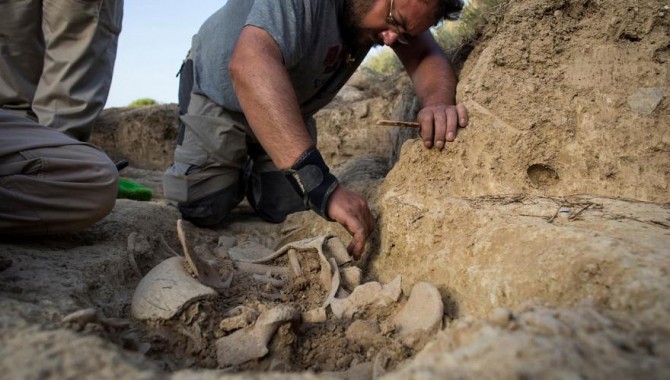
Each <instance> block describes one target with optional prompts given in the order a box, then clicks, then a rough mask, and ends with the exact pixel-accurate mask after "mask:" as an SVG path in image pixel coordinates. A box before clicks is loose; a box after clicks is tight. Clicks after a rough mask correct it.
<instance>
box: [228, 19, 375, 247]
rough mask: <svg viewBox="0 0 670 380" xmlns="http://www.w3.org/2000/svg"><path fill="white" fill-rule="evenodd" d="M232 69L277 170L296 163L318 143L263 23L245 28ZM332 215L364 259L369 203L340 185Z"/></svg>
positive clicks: (240, 95) (253, 124)
mask: <svg viewBox="0 0 670 380" xmlns="http://www.w3.org/2000/svg"><path fill="white" fill-rule="evenodd" d="M228 69H229V70H230V74H231V78H232V81H233V86H234V88H235V93H236V94H237V97H238V99H239V101H240V105H241V106H242V110H243V111H244V114H245V116H246V118H247V120H248V121H249V125H250V126H251V128H252V129H253V131H254V133H255V134H256V137H257V138H258V140H259V141H260V143H261V145H262V146H263V148H265V151H266V152H267V153H268V155H269V156H270V158H271V159H272V161H273V162H274V163H275V165H276V166H277V168H278V169H280V170H286V169H289V168H291V167H292V166H293V164H294V163H296V161H297V160H298V159H299V158H300V157H301V155H302V154H303V153H305V152H306V151H308V150H309V149H310V148H312V147H313V146H314V143H313V142H312V139H311V137H310V135H309V132H308V130H307V127H306V126H305V123H304V121H303V118H302V115H301V113H300V106H299V104H298V100H297V96H296V94H295V91H294V89H293V86H292V85H291V81H290V78H289V76H288V72H287V71H286V68H285V67H284V63H283V57H282V53H281V50H280V48H279V46H278V45H277V43H276V41H275V40H274V39H273V38H272V36H270V35H269V34H268V33H267V32H266V31H265V30H263V29H261V28H258V27H254V26H246V27H244V29H243V30H242V33H241V35H240V38H239V40H238V41H237V44H236V46H235V50H234V51H233V56H232V57H231V61H230V66H229V68H228ZM327 214H328V216H329V217H330V218H332V219H334V220H335V221H337V222H338V223H340V224H341V225H342V226H344V227H345V228H346V229H347V231H349V233H350V234H351V235H352V236H353V240H352V242H351V244H350V245H349V252H350V253H351V254H352V255H354V257H355V258H359V257H360V255H361V253H362V252H363V248H364V247H365V240H366V238H367V237H368V235H370V232H372V229H373V228H374V223H373V221H372V215H371V214H370V210H369V208H368V205H367V203H366V202H365V201H364V200H363V199H362V198H361V197H360V196H359V195H357V194H355V193H353V192H351V191H349V190H347V189H346V188H345V187H344V186H342V185H339V186H337V188H336V189H335V191H334V192H333V193H332V195H331V196H330V199H329V201H328V206H327Z"/></svg>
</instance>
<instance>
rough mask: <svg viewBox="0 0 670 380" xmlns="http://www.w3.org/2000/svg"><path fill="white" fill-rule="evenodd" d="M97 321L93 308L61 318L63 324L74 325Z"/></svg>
mask: <svg viewBox="0 0 670 380" xmlns="http://www.w3.org/2000/svg"><path fill="white" fill-rule="evenodd" d="M97 321H98V311H97V310H96V309H93V308H88V309H82V310H79V311H75V312H74V313H70V314H68V315H66V316H65V317H63V320H62V322H63V323H76V324H81V325H85V324H87V323H94V322H97Z"/></svg>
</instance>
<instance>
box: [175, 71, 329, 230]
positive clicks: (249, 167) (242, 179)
mask: <svg viewBox="0 0 670 380" xmlns="http://www.w3.org/2000/svg"><path fill="white" fill-rule="evenodd" d="M183 74H184V73H182V75H183ZM180 119H181V121H182V123H183V128H184V131H183V133H184V134H183V141H181V142H179V143H178V145H177V148H176V149H175V156H174V161H175V162H174V164H173V165H172V166H171V167H170V168H168V170H167V171H166V173H165V175H164V177H163V189H164V190H163V194H164V195H165V197H166V198H167V199H168V200H169V201H172V202H173V203H176V204H177V205H178V207H179V211H180V212H181V214H182V216H183V217H184V218H185V219H187V220H190V221H191V222H193V223H195V224H197V225H201V226H215V225H217V224H218V223H221V222H222V221H223V220H224V219H225V218H226V217H227V216H228V215H229V213H230V211H231V210H232V209H233V208H234V207H235V206H237V205H238V204H239V203H240V202H241V201H242V199H243V198H244V196H245V195H246V196H247V199H248V201H249V203H250V204H251V206H252V207H253V208H254V209H255V210H256V212H257V213H258V214H259V215H260V216H261V217H263V218H264V219H265V220H267V221H269V222H281V221H283V220H284V219H285V218H286V216H287V215H288V214H290V213H293V212H297V211H304V210H306V209H307V208H306V206H305V204H304V201H303V200H302V198H301V197H300V196H299V195H298V194H297V193H296V191H295V189H294V188H293V187H292V186H291V184H290V182H289V181H288V180H287V179H286V177H285V176H284V174H283V173H282V172H280V171H278V170H277V167H276V166H275V165H274V164H273V163H272V160H271V159H270V157H269V156H268V155H267V153H266V152H265V151H264V150H263V148H262V147H261V145H260V143H259V142H258V140H257V139H256V137H255V135H254V134H253V132H252V131H251V128H250V127H249V125H248V124H247V121H246V119H245V118H244V115H242V114H240V113H233V112H228V111H226V110H224V109H223V108H221V107H219V106H218V105H217V104H215V103H213V102H212V101H211V100H209V99H208V98H207V97H205V96H201V95H198V94H191V97H190V104H189V106H188V112H187V114H186V115H182V116H181V118H180ZM307 124H308V126H309V129H310V133H311V135H312V138H313V139H314V140H315V141H316V128H315V125H314V121H313V119H310V120H308V123H307Z"/></svg>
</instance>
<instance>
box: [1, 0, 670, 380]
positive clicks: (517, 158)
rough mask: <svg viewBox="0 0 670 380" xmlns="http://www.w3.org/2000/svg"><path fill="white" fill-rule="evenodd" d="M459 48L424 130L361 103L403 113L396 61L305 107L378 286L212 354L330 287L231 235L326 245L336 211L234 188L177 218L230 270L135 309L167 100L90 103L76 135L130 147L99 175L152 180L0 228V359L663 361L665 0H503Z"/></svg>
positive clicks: (646, 370) (661, 368)
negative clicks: (55, 231)
mask: <svg viewBox="0 0 670 380" xmlns="http://www.w3.org/2000/svg"><path fill="white" fill-rule="evenodd" d="M462 67H463V68H462V71H461V72H460V82H459V87H458V95H459V99H460V101H463V102H465V103H466V105H467V106H468V109H469V110H470V115H471V117H470V125H469V126H468V127H467V128H466V129H464V130H462V131H461V132H460V133H459V136H458V139H457V141H456V142H454V143H451V144H449V145H448V146H447V148H446V149H445V150H443V151H441V152H438V151H432V150H431V151H429V150H426V149H425V148H423V146H422V144H421V142H420V141H417V140H416V139H415V137H416V135H415V132H413V131H410V130H406V129H405V130H403V129H400V128H388V127H379V126H375V125H374V123H375V121H376V120H379V119H390V118H394V119H405V120H412V119H413V117H414V114H415V112H416V110H417V103H416V100H415V98H414V96H413V95H412V93H411V89H410V87H409V86H408V85H409V80H408V79H407V78H406V77H405V76H400V77H392V78H391V77H384V76H380V75H379V74H375V73H371V72H368V71H365V70H361V71H360V72H359V73H357V74H356V76H355V77H354V78H352V80H351V81H350V83H349V85H348V86H347V87H345V89H343V91H342V92H341V93H340V94H339V96H338V98H337V99H336V100H335V101H334V102H333V103H332V104H331V106H330V107H328V108H327V109H325V110H323V111H321V112H320V113H319V114H318V115H317V121H318V123H319V147H320V149H321V150H322V152H323V153H324V156H325V157H326V159H327V161H328V162H329V163H330V164H331V166H332V167H333V170H334V171H335V172H336V173H337V175H338V177H339V178H340V180H341V182H342V183H345V184H346V185H347V186H348V187H350V188H352V189H354V190H356V191H358V192H359V193H361V194H363V196H364V197H365V198H366V199H368V201H369V202H370V206H371V209H372V211H373V213H374V215H375V218H376V220H377V229H376V230H375V232H374V233H373V235H372V236H371V238H370V241H369V244H368V247H367V249H366V252H365V254H364V257H363V259H362V260H360V261H358V262H355V263H347V264H344V265H343V266H341V268H349V269H348V270H352V269H351V268H352V267H357V268H361V269H362V282H363V283H365V284H366V285H367V284H370V283H372V282H375V281H378V282H379V283H380V284H384V285H387V284H391V283H392V282H393V280H394V279H395V278H396V277H397V276H398V275H400V276H401V278H402V294H401V295H400V296H399V298H398V301H397V302H388V303H386V304H384V305H381V304H376V305H374V306H370V307H367V308H365V309H361V310H358V311H357V312H356V313H355V314H354V318H353V319H347V318H336V317H335V316H334V314H333V311H332V309H331V307H328V308H327V310H326V312H327V313H326V314H325V317H324V318H325V320H320V321H317V322H314V321H312V322H304V321H305V319H304V317H303V318H302V320H303V323H300V322H299V321H296V320H295V319H291V321H290V322H282V323H279V324H277V326H276V331H275V332H274V334H273V335H272V337H271V339H269V341H268V342H267V354H265V355H262V356H260V357H258V358H255V359H252V360H245V361H243V362H241V363H239V364H234V365H222V364H221V363H227V362H226V360H227V358H226V357H225V355H224V358H223V361H222V358H221V355H217V347H216V346H217V345H218V344H219V343H217V342H218V341H219V340H220V339H225V338H226V337H229V336H233V335H234V334H238V331H240V332H242V333H244V332H248V331H251V329H253V327H254V326H255V325H257V324H258V323H260V322H258V321H259V320H260V317H259V316H258V315H259V314H262V313H264V312H267V311H268V310H271V309H273V308H276V307H279V306H281V305H286V306H288V307H291V308H294V309H295V310H297V312H298V313H304V312H306V311H310V310H314V309H318V308H319V307H320V306H321V305H322V302H323V300H324V298H325V297H327V296H328V295H329V289H328V288H327V287H326V286H324V285H323V284H324V282H322V280H321V277H322V274H323V273H322V272H319V268H323V267H322V266H321V265H322V264H320V263H319V259H318V258H317V256H310V255H303V256H300V257H299V262H300V265H301V267H302V268H303V270H304V274H303V276H302V277H295V276H292V275H291V276H282V275H267V274H266V273H262V274H258V273H257V275H255V276H254V275H252V274H250V273H240V272H235V270H236V269H235V268H236V267H235V265H238V264H232V263H231V261H230V257H229V255H230V254H229V253H230V252H231V250H229V248H231V247H236V246H237V247H242V246H245V244H246V245H248V244H252V243H253V244H254V245H255V246H256V247H264V248H265V249H266V250H268V251H272V250H276V249H279V248H280V247H282V246H284V245H285V244H287V243H290V242H295V241H299V240H301V239H305V238H309V237H317V236H324V235H327V234H332V235H334V236H339V237H340V238H341V239H342V241H343V242H344V243H345V244H346V243H347V242H348V241H349V238H348V236H347V234H346V232H345V231H344V230H343V229H342V228H341V227H340V226H338V225H335V224H333V223H328V222H327V221H325V220H323V219H321V218H320V217H318V216H316V215H315V214H313V213H310V212H304V213H298V214H294V215H291V216H290V217H289V218H288V219H287V220H286V221H285V222H284V223H281V224H268V223H264V222H262V221H261V220H260V219H259V218H257V217H255V216H254V215H253V213H252V211H251V209H250V208H249V207H248V205H246V204H242V205H241V206H240V207H239V208H238V209H236V210H235V213H234V215H233V217H232V218H231V221H230V222H229V223H228V224H226V226H225V227H222V228H221V229H218V230H202V229H192V230H189V231H190V232H189V235H188V241H189V245H190V247H191V248H192V249H193V251H194V252H196V254H197V256H198V257H200V258H204V259H205V260H204V261H205V262H206V263H208V264H211V265H214V263H216V264H217V266H216V269H217V270H218V272H217V273H219V274H220V276H221V278H220V280H226V279H227V278H229V277H228V274H229V273H231V272H234V273H235V275H234V276H233V277H232V283H231V286H230V287H229V288H225V289H220V290H219V291H218V294H217V295H216V296H202V297H201V298H197V299H194V300H191V301H188V302H186V303H184V304H183V305H182V308H181V309H179V310H177V311H175V314H174V316H173V317H171V318H169V319H168V320H152V321H146V320H140V319H138V318H136V317H135V316H134V315H133V312H132V308H133V306H132V304H133V295H134V293H135V291H136V289H137V288H138V285H139V284H140V281H141V280H142V278H144V277H145V276H147V274H148V273H149V272H151V271H152V269H154V268H157V267H158V266H159V264H161V263H163V262H165V261H166V260H169V259H171V258H174V257H175V256H182V255H184V249H183V245H182V244H181V242H180V241H179V239H178V236H177V232H176V221H177V219H178V213H177V212H176V210H175V209H174V208H173V207H172V206H169V205H168V204H167V203H166V202H165V200H164V199H163V197H162V190H161V174H162V169H164V168H165V167H166V166H167V165H169V163H170V161H171V157H170V156H171V152H172V149H173V147H174V138H175V136H176V127H175V126H176V107H175V106H174V105H161V106H151V107H143V108H139V109H108V110H106V111H105V112H104V114H103V117H102V118H101V120H100V121H99V123H98V125H97V129H96V132H95V136H94V137H93V142H94V143H95V144H97V145H99V146H101V147H103V148H104V149H105V150H106V151H107V152H109V154H110V156H112V157H113V158H114V159H126V160H128V161H129V162H130V167H128V168H126V169H123V171H122V172H121V175H122V176H124V177H127V178H131V179H133V180H135V181H137V182H140V183H142V184H145V185H146V186H149V187H151V188H152V189H153V190H154V198H153V200H152V201H149V202H138V201H133V200H127V199H121V200H118V202H117V205H116V206H115V208H114V210H113V212H112V213H111V214H110V215H109V216H108V217H106V218H105V219H103V220H102V221H100V222H99V223H97V224H96V225H95V226H93V227H92V228H91V229H89V230H87V231H83V232H80V233H76V234H71V235H64V236H54V237H48V238H41V239H29V240H7V239H5V240H3V241H0V308H1V309H2V313H0V373H3V374H4V376H6V377H7V378H26V379H38V378H39V379H41V378H96V379H98V378H102V379H104V378H110V379H111V378H115V379H116V378H138V379H143V378H146V379H158V378H170V379H223V378H243V379H255V378H263V379H266V378H267V379H288V378H291V379H293V378H295V379H316V378H319V379H320V378H334V379H338V378H346V379H372V378H385V379H412V378H414V379H418V378H421V379H463V378H466V379H467V378H477V379H489V378H490V379H493V378H495V379H518V378H540V379H545V378H546V379H557V378H560V379H568V378H569V379H590V378H608V379H632V378H644V379H664V378H670V324H669V322H668V321H670V102H669V101H668V96H669V95H670V3H668V2H667V1H659V0H638V1H634V2H624V1H621V0H525V1H514V2H510V3H509V4H507V5H504V6H501V7H500V9H499V10H498V11H497V12H496V13H495V14H494V15H492V16H490V17H489V19H488V22H487V25H486V26H485V28H484V29H483V31H482V35H481V38H480V39H479V40H478V41H476V42H475V43H474V46H473V50H472V52H471V53H470V54H469V56H468V57H467V59H466V60H465V61H464V62H463V64H462ZM259 249H260V248H259ZM266 264H271V265H274V266H287V265H288V264H289V261H288V258H286V257H280V258H277V259H274V261H271V262H268V263H266ZM183 268H185V269H188V265H186V266H184V267H183ZM191 269H192V268H191ZM238 269H239V268H238ZM329 273H330V272H329ZM333 273H334V272H333ZM340 273H343V272H340ZM224 274H225V275H224ZM193 280H195V279H193ZM419 283H429V284H432V285H433V286H435V287H436V288H437V289H438V290H439V296H438V298H441V303H440V305H443V309H440V310H443V312H441V316H440V318H439V328H438V330H439V331H431V333H430V334H424V335H421V336H416V337H414V338H415V339H414V340H413V341H412V342H408V341H407V340H404V339H403V338H402V337H401V334H400V333H401V331H399V330H398V328H397V326H396V325H394V324H393V322H392V321H393V320H395V319H397V316H398V313H400V312H401V311H402V310H404V309H403V308H404V307H405V306H406V305H412V307H416V306H415V305H416V304H415V303H412V302H410V294H412V289H413V287H414V285H416V284H419ZM273 284H274V285H273ZM176 288H177V289H179V287H176ZM352 291H353V287H352V288H348V289H344V290H343V291H342V292H339V293H338V294H337V295H336V298H337V299H344V298H346V297H347V295H348V294H349V293H351V292H352ZM378 293H379V292H378ZM349 299H351V298H349ZM159 301H160V299H159ZM415 301H416V300H415ZM438 301H439V300H438ZM425 303H426V304H427V306H430V305H432V304H434V303H435V301H434V300H433V301H430V302H429V301H428V297H426V299H425ZM438 303H439V302H438ZM164 311H165V310H162V311H161V312H164ZM72 313H76V314H72ZM414 314H417V315H419V314H423V312H420V311H417V312H415V313H414ZM289 319H290V318H289ZM254 321H256V322H254ZM263 348H265V346H264V347H263Z"/></svg>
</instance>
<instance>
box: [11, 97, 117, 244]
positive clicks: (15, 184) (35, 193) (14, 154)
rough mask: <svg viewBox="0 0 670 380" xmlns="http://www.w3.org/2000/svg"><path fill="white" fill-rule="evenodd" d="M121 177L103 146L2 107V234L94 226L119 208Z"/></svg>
mask: <svg viewBox="0 0 670 380" xmlns="http://www.w3.org/2000/svg"><path fill="white" fill-rule="evenodd" d="M118 175H119V173H118V171H117V170H116V166H115V165H114V163H113V162H112V161H111V160H110V159H109V157H107V155H106V154H105V153H104V152H102V151H101V150H99V149H98V148H96V147H94V146H92V145H90V144H86V143H83V142H80V141H77V140H75V139H73V138H71V137H69V136H67V135H65V134H63V133H61V132H58V131H56V130H54V129H51V128H47V127H44V126H41V125H39V124H36V123H35V122H34V121H32V120H29V119H26V118H23V117H20V116H16V115H14V114H11V113H9V112H6V111H3V110H1V109H0V236H1V235H11V236H17V235H47V234H57V233H65V232H74V231H78V230H81V229H84V228H86V227H89V226H90V225H92V224H93V223H95V222H97V221H98V220H100V219H102V218H103V217H104V216H105V215H107V214H109V212H110V211H111V210H112V208H113V207H114V203H115V201H116V194H117V190H118V183H117V181H118Z"/></svg>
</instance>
